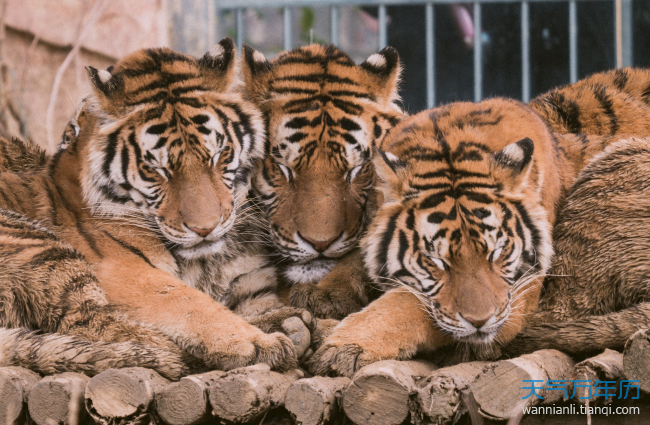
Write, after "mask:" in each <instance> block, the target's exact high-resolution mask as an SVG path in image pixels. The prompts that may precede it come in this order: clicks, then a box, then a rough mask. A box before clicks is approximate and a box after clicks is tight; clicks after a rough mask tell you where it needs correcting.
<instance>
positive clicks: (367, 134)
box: [244, 45, 402, 282]
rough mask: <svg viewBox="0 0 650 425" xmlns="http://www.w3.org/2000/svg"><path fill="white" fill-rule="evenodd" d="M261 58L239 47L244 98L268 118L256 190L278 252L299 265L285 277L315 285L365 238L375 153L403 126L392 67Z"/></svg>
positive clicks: (315, 57) (328, 54)
mask: <svg viewBox="0 0 650 425" xmlns="http://www.w3.org/2000/svg"><path fill="white" fill-rule="evenodd" d="M258 53H259V52H255V51H253V50H252V49H251V48H250V47H248V46H246V47H245V48H244V59H245V60H244V76H245V78H246V89H247V92H248V94H249V96H250V97H251V98H252V99H253V100H254V101H255V102H256V103H257V104H258V105H259V106H260V108H261V109H262V111H263V113H264V115H265V117H266V119H267V132H268V139H269V147H268V156H267V158H266V160H265V161H264V163H263V164H262V167H261V169H260V170H259V172H258V173H257V174H256V176H255V178H254V187H255V189H256V191H257V192H258V193H259V194H260V195H261V197H262V199H263V201H264V205H265V210H266V212H267V216H268V218H269V224H270V233H271V236H272V238H273V242H274V245H275V247H276V251H277V252H278V253H279V254H280V255H281V256H282V257H283V258H284V259H286V260H289V262H294V263H298V264H300V265H301V266H300V267H299V268H297V269H295V270H294V271H290V272H289V274H285V275H287V276H288V278H289V280H290V281H294V282H305V281H310V282H312V281H313V282H317V281H319V280H320V278H322V277H323V276H324V273H326V272H327V271H328V270H329V268H331V266H332V265H333V262H332V259H335V258H338V257H341V256H342V255H344V254H345V253H347V252H348V251H350V250H351V249H352V248H353V247H354V246H355V245H356V243H357V240H358V238H359V237H360V235H361V232H362V231H363V229H364V226H365V221H366V220H367V211H366V209H367V204H368V199H369V196H371V190H372V187H373V184H374V169H373V165H372V162H371V158H372V156H373V149H374V146H376V145H377V144H378V143H380V142H381V140H383V138H384V137H385V136H386V134H387V133H388V130H389V129H390V128H392V126H394V125H395V124H396V123H397V122H398V120H399V119H401V117H402V112H401V110H400V109H399V107H398V106H397V104H396V102H397V100H398V98H397V94H396V85H397V82H398V79H399V71H400V69H399V58H398V56H397V53H396V52H395V51H394V50H393V49H391V48H387V49H384V50H382V51H381V52H379V53H376V54H375V55H373V56H371V58H373V59H372V60H370V58H369V59H368V60H367V61H365V62H363V63H362V64H360V65H357V64H355V63H354V62H353V61H352V59H350V57H349V56H348V55H346V54H345V53H343V52H342V51H340V50H339V49H337V48H336V47H334V46H319V45H312V46H306V47H302V48H299V49H295V50H292V51H290V52H285V53H281V54H280V55H279V56H278V57H277V58H275V59H273V60H272V61H266V59H263V55H261V54H258ZM380 58H381V59H380ZM316 263H318V264H317V265H316ZM325 263H327V264H329V266H325V265H324V264H325ZM312 266H313V267H312ZM328 267H329V268H328ZM315 269H318V271H314V270H315ZM289 275H290V277H289Z"/></svg>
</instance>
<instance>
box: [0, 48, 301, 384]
mask: <svg viewBox="0 0 650 425" xmlns="http://www.w3.org/2000/svg"><path fill="white" fill-rule="evenodd" d="M235 63H236V51H235V48H234V43H233V41H232V39H231V38H225V39H223V40H221V41H220V42H219V43H218V44H217V45H216V46H215V47H214V48H213V49H212V50H211V51H210V52H208V53H206V54H205V55H204V56H203V57H202V58H200V59H196V58H193V57H191V56H187V55H184V54H181V53H178V52H174V51H172V50H170V49H167V48H158V49H145V50H140V51H137V52H135V53H132V54H130V55H128V56H127V57H125V58H124V59H122V60H120V61H119V62H118V63H117V64H116V65H115V66H114V67H110V68H109V69H108V70H97V69H95V68H93V67H87V71H88V75H89V78H90V81H91V83H92V88H93V92H92V93H91V95H90V96H88V97H87V98H86V100H85V101H84V102H83V104H82V107H81V108H80V110H79V113H78V115H77V117H76V118H75V119H73V121H72V122H71V125H70V126H69V128H68V129H67V130H66V133H65V134H64V138H63V142H62V144H61V148H60V150H59V151H58V152H57V154H56V155H55V156H54V157H53V158H52V160H51V161H50V163H49V164H48V165H47V166H45V167H35V169H34V170H32V171H27V172H22V173H16V172H9V171H7V172H3V173H2V174H0V210H1V212H2V220H3V221H2V223H3V225H2V226H1V227H0V232H1V233H0V252H1V255H2V256H3V259H4V258H10V259H12V261H11V264H12V266H7V267H6V268H4V269H3V270H2V274H0V282H2V293H4V294H5V296H3V297H2V298H1V299H0V302H1V303H2V307H3V308H2V311H3V313H2V314H0V326H2V327H4V329H2V331H1V332H0V335H1V336H0V347H3V350H4V352H0V354H1V355H0V364H3V365H4V364H6V363H10V364H18V365H26V366H28V367H30V368H32V369H34V370H37V371H41V372H43V373H49V372H51V371H52V369H53V368H54V369H56V368H57V367H58V366H56V364H57V362H61V363H62V364H63V366H61V367H65V368H67V369H66V370H72V371H84V372H87V373H91V374H94V373H98V372H100V371H101V370H103V369H105V368H107V367H111V365H117V364H131V365H141V366H144V367H153V368H154V369H155V370H158V371H160V372H161V373H163V374H166V376H172V377H175V378H178V377H179V376H181V375H182V374H183V373H187V371H188V370H192V368H193V367H195V363H196V362H199V363H200V364H202V365H203V367H205V368H210V369H223V370H228V369H232V368H236V367H241V366H245V365H249V364H253V363H267V364H268V365H270V366H271V367H272V368H274V369H277V370H286V369H288V368H292V367H295V366H296V365H297V353H296V350H295V348H294V346H293V343H292V342H291V340H290V339H289V338H288V337H287V336H285V335H284V334H282V333H279V332H273V333H269V334H267V333H265V332H263V330H262V329H260V328H258V327H256V326H254V325H253V324H251V323H249V322H248V321H247V320H245V317H263V316H260V314H263V313H265V312H267V311H270V310H273V309H275V308H277V307H279V306H281V305H282V304H281V302H280V301H279V299H278V297H277V295H276V294H275V285H276V278H275V269H274V267H273V265H272V264H271V262H270V261H269V258H268V256H267V255H266V251H265V248H264V243H263V242H264V234H263V231H262V230H263V228H264V226H263V221H262V220H261V219H260V217H259V214H257V208H256V207H255V205H254V203H253V202H252V201H251V199H250V197H249V196H248V193H249V189H250V179H251V175H252V172H253V170H254V168H255V163H256V162H257V161H260V160H262V159H263V155H264V135H265V132H264V123H263V119H262V116H261V114H260V112H259V110H258V109H257V108H255V107H254V105H252V104H251V103H249V102H247V101H244V100H243V99H242V97H241V95H240V94H239V92H238V89H237V87H238V85H239V83H238V78H237V75H236V69H235ZM5 144H8V143H6V142H5ZM16 215H18V216H16ZM11 220H14V221H11ZM15 220H18V223H17V222H16V221H15ZM52 244H54V245H52ZM32 254H33V256H32ZM50 255H51V256H50ZM59 257H60V258H62V259H63V258H68V257H69V258H70V261H72V260H74V261H77V263H75V265H74V266H70V267H71V270H70V271H69V272H66V270H67V269H66V268H65V267H63V268H62V269H60V270H59V269H53V268H52V264H53V263H54V262H56V260H57V259H58V258H59ZM84 262H87V264H86V265H84V264H83V263H84ZM7 264H9V263H7ZM30 267H37V268H40V270H37V272H38V273H40V274H39V275H38V276H40V277H38V278H37V279H36V280H37V282H36V283H35V284H34V285H33V286H30V281H29V280H27V281H25V280H18V281H17V280H16V279H15V278H16V276H17V275H19V274H20V273H22V272H23V271H24V270H26V269H29V268H30ZM57 270H58V271H61V270H62V275H61V276H58V275H57V273H56V272H57ZM75 270H78V271H75ZM81 277H83V279H82V278H81ZM43 287H47V289H48V290H47V291H42V288H43ZM16 288H20V291H19V293H20V294H26V295H25V296H22V295H21V297H20V298H17V296H16V291H17V289H16ZM25 297H26V298H33V299H34V306H33V307H32V306H31V305H30V304H26V303H25V302H24V299H25ZM215 300H216V301H218V302H215ZM37 306H38V308H37ZM47 309H51V310H52V311H51V312H45V310H47ZM236 313H238V314H239V315H237V314H236ZM242 316H243V317H242ZM305 320H308V319H305ZM251 322H255V320H251ZM30 330H37V331H42V332H45V333H43V334H34V333H33V332H31V333H30V332H28V331H30ZM267 330H268V329H267ZM45 340H47V341H48V344H49V345H48V346H47V347H44V346H43V341H45ZM80 341H81V342H82V343H83V344H82V345H83V347H82V348H83V349H81V348H80V349H79V350H77V348H76V347H77V345H78V343H79V342H80ZM123 343H131V344H132V345H133V344H136V345H137V344H140V346H139V347H140V348H139V349H138V350H139V351H138V350H135V349H134V350H132V351H130V353H132V354H129V355H128V357H129V359H128V360H124V359H122V357H121V356H123V355H124V353H125V352H126V353H129V351H128V350H127V348H128V347H123V348H122V349H119V348H120V346H119V345H115V344H123ZM107 344H109V348H110V347H114V348H116V350H114V351H111V350H112V349H107ZM136 345H134V346H136ZM12 347H20V348H21V350H26V351H24V352H23V354H20V353H18V354H16V353H10V352H8V351H7V350H10V349H12ZM30 350H31V351H33V352H34V354H29V353H30ZM39 350H40V351H39ZM43 350H49V351H47V353H45V354H43V353H44V351H43ZM147 350H149V351H147ZM152 350H153V351H152ZM181 350H182V351H181ZM13 351H15V350H13ZM107 352H108V353H114V354H110V355H109V354H106V353H107ZM140 352H142V353H149V354H147V355H146V356H144V355H143V356H140ZM98 353H101V354H98ZM41 354H43V355H41ZM46 354H47V355H46ZM50 355H51V356H50ZM57 356H59V357H57ZM102 356H103V357H102ZM60 357H64V358H63V359H62V358H60ZM98 357H99V358H102V359H104V360H102V361H98V362H95V363H94V364H92V365H91V366H88V365H87V364H86V363H87V362H85V361H84V359H86V360H88V359H93V358H98ZM166 359H171V360H170V361H172V362H173V367H167V366H166V365H165V364H166ZM35 360H38V361H41V362H42V364H40V363H38V362H37V363H36V364H35V363H34V361H35ZM21 362H22V363H21ZM25 363H27V364H25ZM53 363H54V364H55V365H53ZM147 365H148V366H147ZM56 371H60V370H59V369H56Z"/></svg>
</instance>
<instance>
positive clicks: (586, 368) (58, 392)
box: [0, 334, 650, 425]
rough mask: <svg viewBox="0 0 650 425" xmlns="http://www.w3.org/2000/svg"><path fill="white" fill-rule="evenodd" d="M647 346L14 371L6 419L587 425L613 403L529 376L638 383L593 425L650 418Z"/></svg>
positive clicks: (2, 395)
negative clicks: (309, 368) (304, 363)
mask: <svg viewBox="0 0 650 425" xmlns="http://www.w3.org/2000/svg"><path fill="white" fill-rule="evenodd" d="M647 341H648V338H647V334H638V335H635V336H634V341H631V342H630V343H629V344H628V346H627V348H626V350H625V352H624V353H618V352H615V351H611V350H607V351H606V352H604V353H602V354H600V355H598V356H595V357H592V358H590V359H587V360H585V361H582V362H580V363H577V364H575V363H574V361H573V360H572V359H571V358H569V357H568V356H566V355H565V354H563V353H560V352H558V351H556V350H541V351H538V352H535V353H532V354H528V355H525V356H522V357H518V358H515V359H508V360H502V361H499V362H493V363H489V362H468V363H461V364H458V365H455V366H449V367H445V368H441V369H437V368H436V366H435V365H433V364H431V363H429V362H426V361H421V360H417V361H382V362H378V363H375V364H371V365H368V366H366V367H365V368H363V369H361V370H360V371H359V372H357V374H356V375H355V376H353V377H352V379H348V378H330V377H321V376H318V377H309V376H306V375H307V374H306V372H304V371H303V370H301V369H295V370H292V371H289V372H287V373H284V374H280V373H276V372H273V371H271V370H270V369H269V367H268V366H266V365H254V366H249V367H245V368H240V369H235V370H231V371H228V372H220V371H213V372H208V373H204V374H200V375H192V376H187V377H184V378H182V379H181V380H180V381H178V382H170V381H168V380H167V379H165V378H163V377H161V376H160V375H158V374H157V373H156V372H153V371H151V370H148V369H143V368H124V369H110V370H107V371H105V372H102V373H100V374H98V375H97V376H94V377H92V378H89V377H87V376H85V375H82V374H76V373H62V374H59V375H52V376H46V377H41V376H39V375H37V374H36V373H34V372H32V371H29V370H27V369H23V368H19V367H3V368H0V424H2V425H4V424H12V425H13V424H15V425H27V424H32V423H35V424H38V425H50V424H64V425H86V424H115V425H130V424H149V423H153V424H168V425H199V424H213V423H214V424H236V423H242V424H243V423H250V424H263V425H270V424H283V425H285V424H286V425H290V424H298V425H349V424H356V425H374V424H377V425H389V424H394V425H408V424H413V425H433V424H436V425H441V424H460V425H496V424H501V425H506V424H507V425H538V424H549V425H555V424H558V425H559V424H568V425H574V424H575V425H578V424H580V425H582V424H587V423H588V422H587V420H588V417H587V415H586V414H581V413H579V412H581V410H580V409H581V408H589V407H590V406H591V407H592V408H593V407H595V406H596V405H599V406H600V405H602V404H603V402H604V401H605V400H604V399H602V397H601V399H602V400H596V398H594V397H592V398H591V399H589V400H586V399H584V398H583V399H578V397H577V396H578V395H579V394H578V393H576V394H575V395H574V398H573V400H571V396H572V389H573V388H572V387H567V397H564V391H558V390H557V389H556V390H549V389H548V388H546V389H543V390H539V391H538V392H537V394H539V395H540V396H543V397H544V400H541V399H540V398H537V397H529V398H528V399H525V400H524V399H523V397H525V395H526V394H524V393H528V392H529V390H523V389H522V387H523V386H526V385H530V384H525V383H523V382H522V381H523V380H538V381H544V383H546V382H548V381H549V380H550V381H562V380H565V381H566V380H571V379H586V380H592V381H593V380H607V381H614V382H617V385H618V383H619V382H623V381H624V380H626V379H627V380H630V379H635V380H639V381H640V383H639V387H640V389H641V391H640V394H639V396H640V398H638V399H632V397H634V396H636V392H634V391H631V392H630V396H629V397H627V398H625V399H622V400H621V399H617V398H615V397H610V400H607V401H608V402H609V401H611V402H612V404H610V405H609V406H610V408H611V409H612V413H610V414H609V415H604V414H602V413H595V414H592V415H591V416H590V417H589V420H591V422H590V423H591V424H593V425H606V424H613V425H637V424H647V423H650V419H648V418H649V417H650V394H648V392H647V390H646V389H645V388H648V385H649V384H650V382H648V379H649V378H647V377H646V374H645V372H644V369H643V367H644V362H643V360H645V359H647V358H649V357H650V354H648V353H649V351H646V352H645V353H643V349H644V348H645V344H646V343H647ZM639 353H643V354H644V355H643V356H642V355H641V354H639ZM626 357H627V359H626ZM543 386H544V384H539V383H538V384H537V385H536V387H543ZM522 394H523V395H522ZM580 394H582V393H580ZM583 395H584V394H583ZM567 399H568V400H567ZM544 406H547V407H550V408H552V409H556V410H555V411H554V412H553V413H549V412H548V411H547V412H545V413H544V414H529V415H527V416H523V415H522V408H523V407H538V408H541V407H544ZM617 407H624V408H627V409H632V408H638V409H640V413H639V414H633V413H628V414H620V413H619V414H615V413H614V412H615V409H616V408H617ZM562 408H565V410H564V411H563V410H559V411H558V410H557V409H562ZM567 411H568V412H575V413H570V414H567V413H566V412H567ZM563 412H564V413H563ZM522 416H523V417H522Z"/></svg>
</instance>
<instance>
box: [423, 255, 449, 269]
mask: <svg viewBox="0 0 650 425" xmlns="http://www.w3.org/2000/svg"><path fill="white" fill-rule="evenodd" d="M426 257H427V258H428V259H429V260H431V262H432V263H433V264H435V265H436V266H438V268H439V269H440V270H445V271H446V270H449V264H447V262H446V261H445V260H442V259H440V258H436V257H432V256H430V255H427V256H426Z"/></svg>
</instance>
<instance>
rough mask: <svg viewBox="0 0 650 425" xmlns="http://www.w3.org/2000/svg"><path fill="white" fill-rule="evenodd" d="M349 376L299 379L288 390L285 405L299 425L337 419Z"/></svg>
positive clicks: (318, 424)
mask: <svg viewBox="0 0 650 425" xmlns="http://www.w3.org/2000/svg"><path fill="white" fill-rule="evenodd" d="M350 382H351V381H350V379H349V378H326V377H323V376H315V377H313V378H307V379H299V380H297V381H296V382H294V383H293V385H291V386H290V387H289V389H288V390H287V396H286V398H285V399H284V407H285V409H287V410H288V411H289V413H290V414H291V417H292V418H293V420H294V421H295V423H296V424H297V425H324V424H327V423H329V422H330V421H331V420H333V419H335V416H336V413H337V412H338V411H339V407H340V399H341V397H342V395H343V390H344V389H345V388H347V387H348V385H350Z"/></svg>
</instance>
